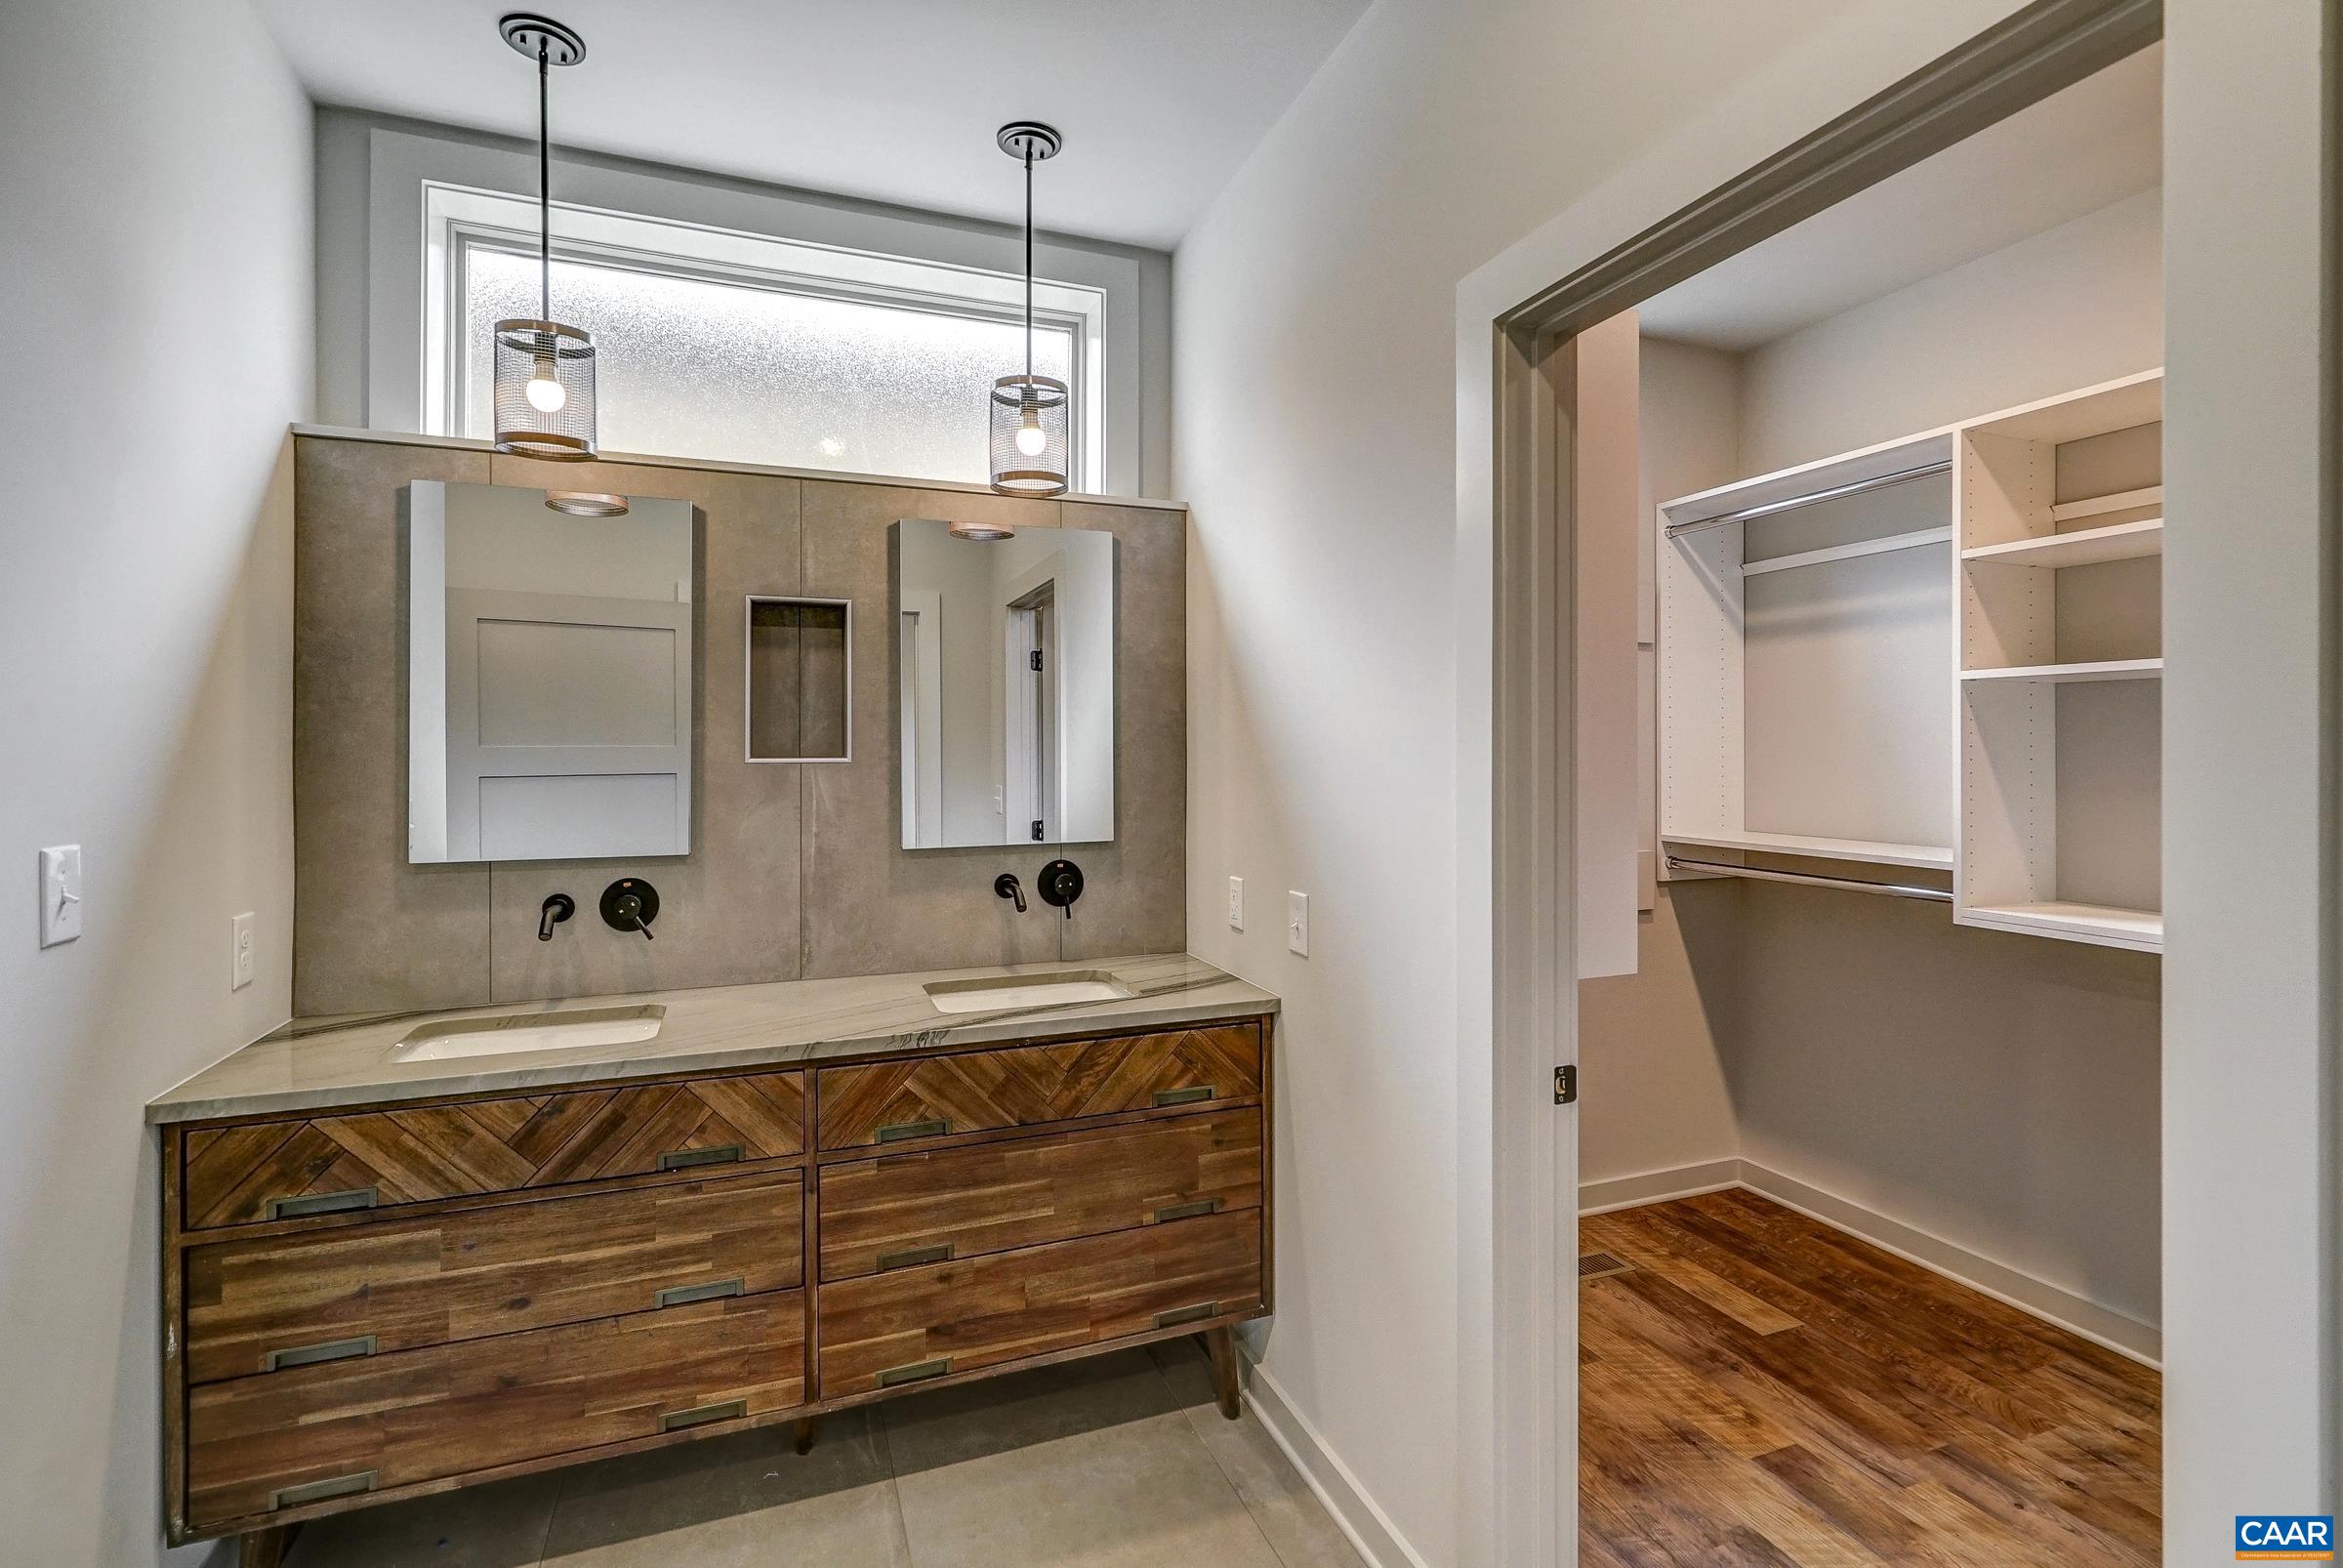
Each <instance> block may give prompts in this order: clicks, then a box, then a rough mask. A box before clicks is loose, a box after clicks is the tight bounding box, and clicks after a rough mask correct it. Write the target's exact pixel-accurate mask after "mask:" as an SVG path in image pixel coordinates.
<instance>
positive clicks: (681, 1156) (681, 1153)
mask: <svg viewBox="0 0 2343 1568" xmlns="http://www.w3.org/2000/svg"><path fill="white" fill-rule="evenodd" d="M747 1152H748V1151H747V1150H746V1149H744V1148H742V1147H741V1146H740V1145H739V1144H737V1143H726V1144H723V1145H721V1146H719V1147H717V1148H713V1149H669V1150H668V1151H667V1152H666V1153H665V1154H662V1155H661V1156H659V1169H660V1170H662V1171H688V1170H690V1169H691V1168H692V1167H693V1166H695V1165H730V1164H732V1163H733V1162H734V1161H736V1160H738V1159H739V1158H740V1157H741V1156H742V1155H744V1154H746V1153H747Z"/></svg>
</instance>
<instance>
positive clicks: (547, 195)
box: [537, 38, 1031, 321]
mask: <svg viewBox="0 0 2343 1568" xmlns="http://www.w3.org/2000/svg"><path fill="white" fill-rule="evenodd" d="M552 74H553V72H552V69H551V62H549V61H548V60H547V58H546V43H545V40H544V39H543V38H540V39H538V41H537V319H538V320H540V321H551V320H552V319H553V318H554V152H553V142H552V141H551V134H550V132H549V130H548V128H547V127H548V123H549V122H548V120H547V117H546V107H545V103H546V78H547V77H549V76H550V75H552ZM1030 309H1031V308H1030V307H1028V310H1029V311H1030Z"/></svg>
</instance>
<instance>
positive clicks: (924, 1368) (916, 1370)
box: [879, 1356, 952, 1388]
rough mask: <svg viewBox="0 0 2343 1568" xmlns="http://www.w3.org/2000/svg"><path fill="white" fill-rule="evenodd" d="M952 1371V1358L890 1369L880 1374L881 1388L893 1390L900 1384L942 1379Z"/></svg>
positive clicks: (946, 1357) (947, 1357)
mask: <svg viewBox="0 0 2343 1568" xmlns="http://www.w3.org/2000/svg"><path fill="white" fill-rule="evenodd" d="M951 1370H952V1358H951V1357H950V1356H945V1357H943V1358H942V1359H940V1360H936V1361H914V1362H913V1363H912V1364H911V1365H910V1366H908V1367H889V1368H887V1369H886V1370H885V1371H884V1372H882V1373H881V1374H879V1386H880V1387H882V1388H892V1387H893V1386H894V1385H895V1384H897V1383H899V1382H925V1381H926V1380H927V1379H929V1378H940V1377H942V1376H943V1375H944V1374H945V1373H947V1372H950V1371H951Z"/></svg>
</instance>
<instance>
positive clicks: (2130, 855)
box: [1658, 371, 2164, 951]
mask: <svg viewBox="0 0 2343 1568" xmlns="http://www.w3.org/2000/svg"><path fill="white" fill-rule="evenodd" d="M2162 385H2163V383H2162V373H2161V372H2160V371H2152V372H2149V373H2146V374H2143V375H2139V376H2133V377H2127V378H2125V379H2124V380H2121V381H2117V382H2111V383H2108V384H2106V385H2104V386H2100V387H2093V388H2089V389H2086V390H2084V391H2081V392H2074V393H2071V394H2069V395H2066V396H2062V397H2055V398H2049V399H2045V400H2044V401H2042V402H2038V403H2031V404H2028V405H2026V406H2024V407H2021V408H2015V409H2009V410H2006V411H2003V412H2001V413H1996V414H1992V415H1988V416H1986V417H1984V418H1981V419H1976V420H1970V421H1964V422H1962V423H1959V424H1955V425H1952V426H1947V427H1945V428H1943V429H1940V430H1934V431H1929V432H1925V433H1921V434H1918V435H1914V436H1911V437H1908V438H1906V439H1903V440H1898V441H1890V442H1886V443H1883V444H1881V445H1878V446H1872V447H1867V448H1865V449H1863V450H1861V451H1858V452H1850V453H1846V454H1844V455H1842V456H1839V457H1833V458H1828V459H1825V460H1823V461H1821V462H1818V463H1809V464H1804V465H1801V466H1800V467H1798V468H1794V469H1788V470H1784V471H1782V472H1781V473H1778V474H1769V475H1761V476H1759V477H1757V478H1753V479H1747V480H1743V481H1741V482H1739V483H1736V484H1731V485H1726V486H1722V487H1720V488H1717V489H1714V490H1707V491H1704V492H1702V493H1700V494H1698V495H1691V496H1685V497H1682V498H1680V499H1678V500H1674V501H1669V502H1665V503H1663V504H1662V506H1661V507H1660V509H1659V517H1658V525H1659V528H1660V532H1661V548H1660V552H1659V557H1660V709H1661V711H1660V751H1661V755H1660V780H1661V800H1660V837H1661V840H1662V846H1663V850H1664V861H1663V864H1664V865H1665V866H1667V867H1669V868H1670V870H1671V871H1673V872H1674V873H1676V874H1705V873H1702V872H1699V871H1696V869H1695V868H1694V867H1693V866H1692V865H1690V864H1688V863H1691V862H1698V863H1699V866H1701V867H1711V868H1713V867H1720V866H1722V867H1732V866H1747V867H1748V868H1750V869H1751V870H1756V869H1759V868H1770V871H1769V874H1771V875H1777V876H1778V875H1781V874H1782V873H1783V872H1784V871H1785V869H1788V870H1789V871H1790V873H1791V875H1792V877H1793V879H1794V877H1795V876H1796V875H1798V872H1797V870H1796V868H1795V867H1790V868H1785V867H1784V866H1783V865H1782V864H1781V863H1780V862H1779V861H1777V860H1773V859H1771V858H1770V857H1782V856H1787V857H1794V858H1795V859H1798V860H1804V861H1807V862H1826V861H1845V862H1852V863H1855V864H1856V865H1859V866H1872V867H1892V868H1898V870H1897V871H1896V872H1894V873H1891V874H1890V875H1889V876H1888V877H1885V878H1882V877H1876V876H1866V875H1863V874H1861V873H1858V872H1853V871H1850V872H1848V873H1846V874H1845V877H1844V878H1843V879H1840V880H1853V881H1856V882H1859V883H1863V884H1866V885H1869V884H1872V883H1879V884H1881V885H1882V886H1883V887H1889V888H1892V889H1893V890H1896V891H1900V892H1903V893H1906V894H1907V895H1918V896H1933V897H1939V898H1949V899H1950V900H1951V902H1952V903H1953V919H1954V920H1955V921H1956V922H1958V923H1960V924H1962V925H1970V926H1987V927H1994V928H2001V929H2005V930H2012V931H2020V932H2025V933H2029V934H2034V935H2043V936H2053V937H2060V938H2065V939H2068V940H2075V941H2086V942H2097V943H2103V944H2106V945H2110V946H2117V947H2130V948H2141V949H2146V950H2149V951H2158V950H2160V948H2161V946H2162V940H2163V936H2162V918H2161V915H2160V912H2159V906H2160V894H2161V887H2160V876H2159V845H2158V816H2157V796H2158V788H2159V767H2158V753H2159V744H2158V711H2159V700H2160V688H2159V686H2158V679H2159V678H2160V676H2161V674H2162V670H2163V658H2162V653H2163V649H2162V638H2161V627H2160V623H2159V621H2158V600H2159V598H2160V584H2161V578H2160V570H2161V560H2160V557H2161V556H2162V551H2163V527H2164V523H2163V516H2162V512H2163V491H2162V485H2161V479H2162V472H2161V467H2160V456H2159V448H2160V438H2161V420H2162V412H2163V410H2162ZM2062 827H2063V831H2062ZM1752 856H1755V857H1759V858H1757V859H1751V858H1750V857H1752ZM1911 869H1917V870H1920V871H1923V872H1930V873H1938V874H1944V873H1950V885H1949V887H1947V886H1940V884H1939V882H1938V880H1937V879H1936V878H1934V877H1931V878H1926V879H1922V880H1919V881H1917V882H1914V881H1913V880H1912V879H1911V878H1910V876H1909V871H1910V870H1911ZM1805 874H1807V875H1812V876H1815V877H1817V878H1818V879H1819V880H1832V879H1833V878H1837V876H1838V874H1837V873H1836V872H1835V871H1834V870H1833V868H1829V867H1814V866H1809V867H1808V868H1807V871H1806V873H1805Z"/></svg>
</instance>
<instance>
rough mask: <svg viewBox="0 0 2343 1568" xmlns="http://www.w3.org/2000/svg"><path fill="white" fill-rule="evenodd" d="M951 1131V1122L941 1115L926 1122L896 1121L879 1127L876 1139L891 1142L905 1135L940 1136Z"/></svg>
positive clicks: (905, 1136)
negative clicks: (890, 1124)
mask: <svg viewBox="0 0 2343 1568" xmlns="http://www.w3.org/2000/svg"><path fill="white" fill-rule="evenodd" d="M951 1131H952V1124H951V1123H950V1122H947V1121H945V1120H943V1119H942V1118H941V1117H937V1118H936V1119H934V1120H932V1121H926V1122H897V1123H895V1125H894V1126H892V1127H883V1128H881V1129H880V1130H879V1133H878V1140H879V1141H880V1142H882V1143H893V1142H896V1141H898V1140H899V1139H902V1138H907V1137H941V1136H943V1135H945V1134H946V1133H949V1132H951Z"/></svg>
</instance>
